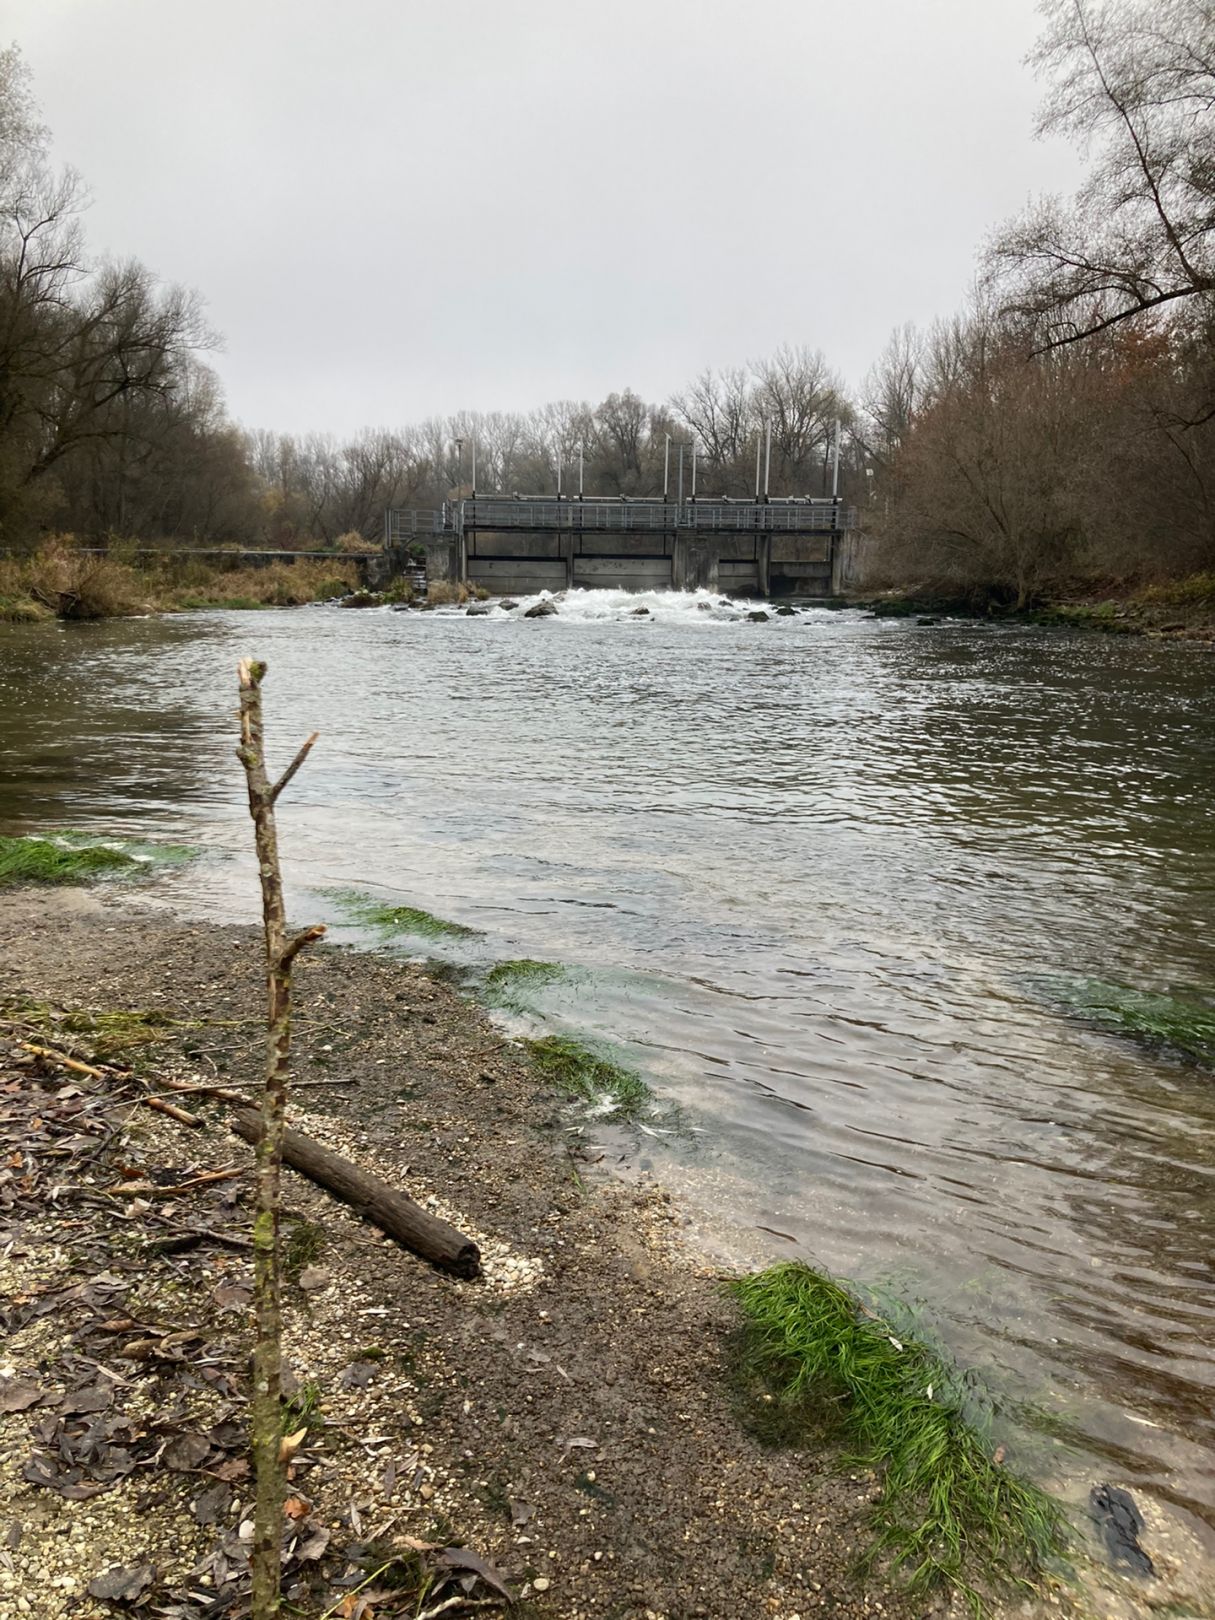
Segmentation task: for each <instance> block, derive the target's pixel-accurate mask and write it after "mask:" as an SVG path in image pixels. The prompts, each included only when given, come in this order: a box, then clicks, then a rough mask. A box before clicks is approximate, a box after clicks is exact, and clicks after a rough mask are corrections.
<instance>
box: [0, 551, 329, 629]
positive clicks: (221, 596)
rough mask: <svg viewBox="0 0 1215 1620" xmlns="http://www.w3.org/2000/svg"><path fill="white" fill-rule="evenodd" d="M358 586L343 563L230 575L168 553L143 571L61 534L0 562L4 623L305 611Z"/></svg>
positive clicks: (301, 563) (275, 566) (304, 562)
mask: <svg viewBox="0 0 1215 1620" xmlns="http://www.w3.org/2000/svg"><path fill="white" fill-rule="evenodd" d="M357 585H358V567H357V564H356V563H354V562H351V561H343V560H342V559H341V558H338V557H325V558H318V559H317V560H316V561H315V562H313V561H310V560H308V559H300V560H298V561H296V562H293V563H287V562H272V563H268V564H267V565H266V566H265V567H263V568H248V567H245V568H227V569H225V568H216V567H215V566H214V565H213V564H212V563H210V562H208V561H205V560H204V559H202V558H198V559H193V558H189V557H187V558H176V557H169V556H168V555H166V556H165V557H163V558H155V559H152V560H150V561H149V562H148V563H147V564H138V565H137V564H136V563H135V561H134V560H133V557H130V558H128V557H127V556H125V555H124V554H123V552H122V551H118V552H116V553H111V554H108V555H105V556H98V555H94V554H92V553H90V552H86V551H83V550H81V549H80V548H79V547H77V546H76V545H74V544H73V542H72V540H71V538H70V537H66V536H60V537H56V538H55V539H52V540H49V541H47V542H46V544H44V545H43V546H42V547H41V549H40V550H38V551H36V552H33V553H31V554H30V555H29V556H26V557H9V558H5V559H3V560H0V622H7V623H9V624H28V623H36V622H37V621H39V620H42V619H116V618H130V617H131V616H133V615H135V614H140V613H156V612H162V613H164V612H169V613H171V612H177V611H184V610H188V609H191V608H265V607H300V606H302V605H303V604H305V603H307V602H324V601H329V600H330V599H332V598H333V597H335V596H344V595H346V593H347V592H349V591H352V590H354V589H355V588H356V587H357Z"/></svg>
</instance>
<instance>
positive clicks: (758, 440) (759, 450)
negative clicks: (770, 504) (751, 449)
mask: <svg viewBox="0 0 1215 1620" xmlns="http://www.w3.org/2000/svg"><path fill="white" fill-rule="evenodd" d="M763 453H764V436H763V434H762V433H759V432H757V433H756V435H755V500H756V503H757V504H758V501H759V463H760V458H761V457H762V456H763Z"/></svg>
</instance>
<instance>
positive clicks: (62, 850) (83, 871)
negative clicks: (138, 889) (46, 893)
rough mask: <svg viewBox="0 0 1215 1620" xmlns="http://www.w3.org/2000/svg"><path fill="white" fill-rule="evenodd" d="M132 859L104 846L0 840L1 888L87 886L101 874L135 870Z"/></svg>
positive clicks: (124, 853)
mask: <svg viewBox="0 0 1215 1620" xmlns="http://www.w3.org/2000/svg"><path fill="white" fill-rule="evenodd" d="M138 865H139V862H138V861H137V860H136V859H135V857H134V856H133V855H128V854H127V853H126V852H125V851H124V850H121V849H111V848H109V847H108V846H106V845H103V844H84V845H76V844H65V843H62V842H60V841H59V840H57V839H51V838H0V884H13V883H87V882H88V880H89V879H90V878H94V877H97V876H99V875H100V874H101V873H103V872H116V871H121V870H129V869H130V868H131V867H134V866H138Z"/></svg>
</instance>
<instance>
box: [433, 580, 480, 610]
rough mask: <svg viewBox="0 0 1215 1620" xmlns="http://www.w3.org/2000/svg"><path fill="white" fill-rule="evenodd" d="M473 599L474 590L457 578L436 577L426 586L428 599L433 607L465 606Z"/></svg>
mask: <svg viewBox="0 0 1215 1620" xmlns="http://www.w3.org/2000/svg"><path fill="white" fill-rule="evenodd" d="M471 599H472V592H471V591H470V590H469V588H468V586H467V585H462V584H460V583H459V582H458V581H456V580H450V579H436V580H434V581H432V583H431V584H430V585H428V586H427V588H426V600H427V601H428V602H429V603H430V605H431V607H455V606H463V604H464V603H465V602H468V601H471Z"/></svg>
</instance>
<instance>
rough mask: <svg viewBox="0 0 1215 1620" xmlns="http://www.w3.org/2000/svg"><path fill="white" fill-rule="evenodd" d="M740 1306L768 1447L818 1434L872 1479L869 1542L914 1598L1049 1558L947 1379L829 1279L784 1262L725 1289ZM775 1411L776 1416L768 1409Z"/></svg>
mask: <svg viewBox="0 0 1215 1620" xmlns="http://www.w3.org/2000/svg"><path fill="white" fill-rule="evenodd" d="M730 1291H731V1293H732V1294H733V1295H734V1297H735V1299H737V1301H738V1303H739V1305H740V1306H741V1308H742V1313H743V1320H744V1328H743V1334H742V1339H741V1345H742V1348H741V1357H740V1371H741V1374H742V1376H743V1377H744V1378H746V1379H748V1380H750V1381H751V1382H752V1383H753V1384H755V1383H758V1384H759V1385H761V1386H762V1388H763V1390H764V1398H765V1400H766V1402H767V1403H768V1406H769V1417H768V1426H769V1435H768V1437H769V1438H774V1437H775V1436H776V1435H777V1434H778V1433H779V1432H780V1430H781V1428H782V1423H781V1421H779V1420H781V1419H783V1429H784V1433H785V1434H786V1436H790V1437H796V1436H798V1435H799V1434H804V1433H806V1432H809V1431H810V1429H811V1428H813V1427H817V1428H819V1429H821V1428H822V1427H823V1425H824V1423H829V1424H830V1426H831V1427H832V1428H834V1429H835V1430H836V1431H837V1432H838V1433H839V1434H840V1437H841V1438H842V1439H843V1440H844V1441H845V1443H846V1444H848V1445H849V1446H850V1447H852V1448H854V1449H855V1454H856V1457H857V1460H858V1461H859V1462H860V1463H862V1464H863V1465H865V1466H869V1467H874V1468H878V1469H880V1470H882V1478H883V1488H882V1495H881V1499H880V1501H879V1502H878V1504H877V1505H876V1508H875V1510H874V1530H875V1538H874V1543H873V1545H872V1547H871V1548H870V1549H869V1551H868V1552H867V1553H866V1554H865V1561H866V1562H872V1561H873V1560H874V1559H875V1558H877V1557H878V1556H882V1555H888V1556H890V1557H891V1558H892V1560H893V1564H894V1566H895V1567H896V1568H898V1569H901V1570H902V1571H904V1573H906V1575H907V1578H908V1585H909V1587H910V1588H911V1589H912V1590H913V1591H920V1590H924V1589H927V1588H929V1587H932V1586H936V1585H941V1584H949V1585H952V1586H954V1587H957V1588H958V1589H959V1590H961V1591H962V1592H964V1593H965V1594H966V1595H967V1596H968V1598H969V1599H970V1600H971V1602H972V1604H974V1605H975V1607H976V1608H978V1607H979V1606H980V1600H979V1598H978V1595H977V1593H976V1591H975V1588H974V1585H973V1584H972V1583H973V1582H974V1581H975V1580H982V1579H984V1578H986V1579H991V1578H993V1577H994V1578H1001V1577H1002V1578H1005V1579H1013V1580H1023V1579H1025V1578H1026V1577H1029V1576H1032V1575H1033V1574H1034V1573H1036V1572H1037V1571H1039V1570H1040V1569H1041V1567H1042V1564H1043V1561H1044V1560H1045V1559H1046V1558H1047V1557H1048V1556H1049V1555H1050V1554H1051V1553H1053V1552H1056V1551H1058V1550H1059V1548H1060V1546H1061V1543H1062V1522H1063V1521H1062V1517H1061V1514H1060V1512H1059V1509H1058V1508H1057V1507H1056V1505H1055V1503H1054V1502H1052V1500H1051V1499H1050V1498H1049V1497H1048V1496H1046V1495H1045V1494H1044V1493H1043V1492H1042V1491H1040V1490H1038V1489H1037V1488H1036V1487H1035V1486H1033V1485H1030V1484H1027V1483H1025V1482H1024V1481H1021V1480H1018V1479H1017V1478H1016V1477H1015V1476H1014V1475H1012V1474H1010V1473H1008V1472H1007V1471H1006V1470H1005V1469H1004V1468H1002V1467H1001V1466H1000V1464H999V1463H998V1462H997V1460H996V1456H997V1454H996V1453H995V1452H993V1450H992V1447H991V1444H990V1440H989V1438H988V1436H987V1434H986V1433H985V1432H984V1430H983V1428H982V1427H980V1426H979V1425H978V1424H977V1422H976V1420H975V1419H974V1418H973V1417H972V1416H971V1415H970V1412H969V1410H965V1409H964V1408H965V1407H966V1405H967V1403H966V1399H965V1396H966V1391H965V1388H964V1386H963V1383H962V1381H961V1380H960V1379H959V1377H958V1375H957V1373H956V1371H955V1370H954V1369H953V1368H951V1367H950V1366H949V1365H948V1364H947V1363H946V1362H945V1361H944V1360H943V1359H942V1358H941V1357H940V1356H939V1355H938V1354H937V1353H936V1352H935V1351H933V1350H931V1349H929V1348H928V1346H926V1345H924V1344H922V1343H919V1342H916V1341H913V1340H904V1339H899V1338H898V1337H897V1335H896V1334H895V1333H894V1332H892V1331H891V1328H890V1325H889V1323H887V1322H886V1321H884V1320H883V1319H882V1318H881V1317H880V1316H878V1315H876V1314H875V1313H873V1312H871V1311H870V1310H869V1309H868V1308H867V1307H866V1306H865V1305H864V1304H862V1302H861V1301H860V1300H858V1299H857V1298H855V1297H854V1296H853V1295H852V1294H851V1293H849V1292H848V1290H847V1289H846V1288H844V1287H842V1286H841V1285H840V1284H839V1283H838V1282H836V1281H834V1280H833V1279H832V1278H830V1277H826V1276H823V1275H822V1274H821V1273H819V1272H816V1271H814V1270H812V1269H811V1268H810V1267H809V1266H806V1265H802V1264H799V1263H796V1262H789V1263H786V1264H783V1265H778V1266H773V1267H771V1268H770V1269H769V1270H767V1271H762V1272H757V1273H755V1274H754V1275H752V1276H749V1277H744V1278H741V1279H740V1280H738V1281H736V1282H733V1283H731V1284H730ZM773 1408H774V1409H775V1410H774V1411H773V1410H772V1409H773Z"/></svg>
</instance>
